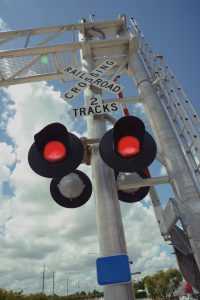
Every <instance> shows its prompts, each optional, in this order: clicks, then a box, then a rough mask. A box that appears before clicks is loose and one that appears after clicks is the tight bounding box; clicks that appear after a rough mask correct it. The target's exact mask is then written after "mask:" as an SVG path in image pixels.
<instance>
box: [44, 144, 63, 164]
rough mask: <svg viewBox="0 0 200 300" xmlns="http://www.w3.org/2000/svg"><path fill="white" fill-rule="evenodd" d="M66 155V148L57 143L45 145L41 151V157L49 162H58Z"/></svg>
mask: <svg viewBox="0 0 200 300" xmlns="http://www.w3.org/2000/svg"><path fill="white" fill-rule="evenodd" d="M66 155H67V150H66V147H65V145H64V144H63V143H61V142H59V141H51V142H49V143H47V144H46V145H45V147H44V150H43V156H44V158H45V159H46V160H48V161H50V162H58V161H60V160H62V159H63V158H65V156H66Z"/></svg>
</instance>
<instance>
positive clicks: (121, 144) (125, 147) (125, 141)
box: [117, 135, 140, 158]
mask: <svg viewBox="0 0 200 300" xmlns="http://www.w3.org/2000/svg"><path fill="white" fill-rule="evenodd" d="M117 152H118V154H119V155H120V156H122V157H124V158H130V157H133V156H135V155H137V154H138V153H139V152H140V141H139V140H138V139H137V138H136V137H134V136H131V135H128V136H123V137H121V138H120V140H119V141H118V143H117Z"/></svg>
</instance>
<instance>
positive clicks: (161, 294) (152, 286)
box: [143, 269, 182, 299]
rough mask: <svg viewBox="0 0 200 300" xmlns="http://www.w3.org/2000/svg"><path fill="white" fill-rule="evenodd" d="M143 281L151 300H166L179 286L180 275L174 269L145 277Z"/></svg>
mask: <svg viewBox="0 0 200 300" xmlns="http://www.w3.org/2000/svg"><path fill="white" fill-rule="evenodd" d="M143 280H144V285H145V286H146V288H147V290H148V293H149V295H150V296H151V297H152V299H168V298H170V297H172V296H173V294H174V292H175V290H176V289H177V288H178V286H179V285H180V283H181V281H182V275H181V273H180V272H179V271H178V270H176V269H169V270H167V271H159V272H157V273H156V274H154V275H152V276H146V277H145V278H144V279H143Z"/></svg>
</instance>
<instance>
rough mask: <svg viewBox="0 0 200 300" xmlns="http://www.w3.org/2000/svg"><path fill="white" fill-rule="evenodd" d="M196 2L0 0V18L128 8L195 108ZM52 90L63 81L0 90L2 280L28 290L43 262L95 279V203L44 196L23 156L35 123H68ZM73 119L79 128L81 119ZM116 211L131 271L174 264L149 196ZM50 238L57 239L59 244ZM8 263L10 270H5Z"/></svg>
mask: <svg viewBox="0 0 200 300" xmlns="http://www.w3.org/2000/svg"><path fill="white" fill-rule="evenodd" d="M199 7H200V4H199V1H198V0H191V1H187V0H169V1H160V0H137V1H136V0H135V1H134V0H132V1H119V0H117V1H111V0H107V1H105V3H104V2H103V1H94V0H93V1H89V0H85V1H81V0H73V1H71V0H70V1H68V0H67V1H66V0H57V1H55V0H40V1H38V0H26V1H25V0H18V1H16V0H1V1H0V18H1V19H2V20H3V21H4V22H5V23H6V24H7V25H8V27H9V28H11V29H12V30H17V29H27V28H33V27H42V26H52V25H62V24H69V23H76V22H78V21H79V20H80V19H81V18H82V17H84V18H88V16H89V14H95V16H96V17H95V19H96V20H97V21H101V20H110V19H116V18H117V16H118V15H119V14H127V15H130V16H133V17H134V18H135V19H136V20H137V22H138V23H139V25H140V28H141V30H142V31H143V33H144V36H145V39H146V40H147V41H148V42H149V43H150V45H151V46H152V48H153V50H154V52H156V53H157V52H158V53H160V54H162V55H164V57H165V59H166V61H167V62H168V64H169V66H170V67H171V68H172V70H173V71H174V72H175V75H176V76H177V79H178V80H179V81H180V83H181V84H182V86H183V88H184V90H185V91H186V93H187V94H188V96H189V98H190V100H191V101H192V103H193V104H194V106H195V108H196V109H197V110H198V111H200V105H199V103H200V102H199V93H200V86H199V74H198V71H199V60H200V59H199V43H200V42H199V38H198V36H199V33H198V29H199V27H200V26H199V25H200V24H199V23H200V21H199V16H198V15H199ZM123 80H124V79H123ZM51 84H53V89H52V88H51V87H50V85H51ZM123 85H124V86H125V90H124V94H125V96H126V95H131V94H132V92H135V91H134V89H133V88H132V86H131V84H130V80H129V81H124V82H123ZM56 90H57V91H60V90H62V92H63V90H64V87H63V86H61V84H60V83H57V82H55V81H54V82H53V83H49V85H47V84H45V83H36V84H33V85H31V84H30V85H28V84H27V85H22V86H13V87H10V88H9V89H8V90H4V91H3V93H1V94H0V96H1V99H0V102H1V106H0V109H1V113H2V112H3V113H2V116H3V118H4V119H3V124H4V127H3V130H2V128H1V130H0V147H1V151H2V152H1V153H2V155H1V156H2V157H3V158H1V159H2V161H1V160H0V167H1V164H2V163H4V164H3V165H2V169H1V172H0V173H2V176H3V175H4V176H6V180H5V181H3V185H2V186H1V185H0V187H3V190H1V189H0V196H1V198H2V202H1V204H0V205H1V214H0V220H1V224H0V229H1V230H0V239H1V245H2V249H1V253H0V254H1V255H2V260H1V261H0V265H1V267H0V286H2V287H7V288H13V289H17V288H18V287H19V286H21V287H23V289H24V290H25V291H27V292H29V291H38V290H39V285H38V281H37V284H35V283H34V282H35V278H38V276H39V274H40V272H41V268H42V266H43V264H44V263H45V264H46V265H47V267H48V272H49V273H48V274H50V273H51V272H52V270H54V271H55V270H56V272H57V275H56V276H57V278H58V279H59V280H60V282H62V281H63V280H64V278H66V277H65V276H66V274H65V269H66V266H67V268H68V270H76V269H77V268H78V266H80V265H81V266H82V270H83V272H82V273H83V274H82V275H80V276H78V275H76V276H75V275H74V277H73V276H72V275H71V277H72V279H73V280H74V281H76V280H80V281H81V284H82V286H81V287H82V288H84V287H86V286H88V284H89V285H91V286H93V287H94V286H95V280H94V278H95V272H94V257H93V258H92V257H91V258H90V257H89V256H88V255H87V253H88V252H97V251H98V250H97V249H98V246H97V239H96V229H95V228H96V227H95V226H94V224H95V217H94V209H95V208H94V203H92V201H90V202H88V204H87V205H85V206H84V207H83V208H81V209H80V210H77V211H75V212H74V211H73V212H72V211H64V210H63V209H61V208H58V207H57V206H56V205H55V204H54V203H53V202H51V203H50V202H48V201H49V194H48V189H49V182H47V181H45V180H44V179H43V178H39V176H38V177H37V176H36V175H34V174H33V173H32V172H31V170H29V168H28V166H27V162H25V160H24V157H27V151H28V150H27V149H28V148H29V147H30V144H31V142H32V138H33V134H34V133H35V132H34V130H36V129H37V130H38V129H40V128H41V126H44V125H46V124H47V123H48V122H52V121H59V120H62V121H64V122H66V123H67V124H68V123H70V126H74V123H72V122H71V119H70V118H69V117H68V115H69V113H70V111H71V107H70V106H68V105H66V104H65V103H64V101H62V99H61V97H60V94H59V93H57V91H56ZM29 99H31V100H32V101H31V105H30V101H29V102H28V100H29ZM140 113H141V112H140ZM45 122H46V123H45ZM74 127H75V129H76V130H78V129H79V132H80V125H79V121H77V123H75V126H74ZM4 142H5V143H4ZM3 159H4V161H3ZM82 168H83V169H84V170H86V167H84V166H83V167H82ZM153 169H154V171H155V172H157V173H158V172H159V171H160V169H159V168H158V166H157V165H155V166H154V168H153ZM87 172H89V171H87ZM1 179H2V178H1V177H0V180H1ZM0 183H1V182H0ZM161 195H162V198H163V202H164V201H165V200H167V198H168V196H169V193H168V190H167V188H163V189H162V191H161ZM8 196H9V199H10V200H11V201H9V202H8V201H7V199H8ZM92 199H93V198H92ZM93 202H94V201H93ZM144 204H145V203H144ZM122 212H123V219H124V224H125V231H126V237H127V242H128V249H129V254H130V256H131V257H132V258H133V260H134V261H135V265H134V271H139V270H142V272H143V274H146V273H148V272H154V271H156V270H159V269H162V268H167V267H170V266H174V265H175V259H174V257H172V256H171V255H170V252H171V251H172V250H171V248H169V247H166V244H165V243H164V242H163V240H162V239H161V237H160V234H159V231H158V226H157V224H156V221H155V217H154V215H153V211H152V209H151V208H150V207H149V202H147V205H146V204H145V205H142V204H140V203H139V204H136V205H135V206H134V207H132V208H131V209H130V206H126V205H124V204H122ZM22 220H23V222H22ZM80 224H81V226H80ZM24 237H25V238H24ZM80 243H82V247H81V249H80ZM55 244H56V245H60V247H57V248H59V249H56V247H55ZM77 249H79V252H80V253H79V255H77V254H76V253H77ZM3 260H4V262H3ZM24 264H28V265H30V267H29V268H27V270H26V271H24V270H23V269H22V267H21V266H23V265H24ZM8 270H15V271H14V272H12V273H9V275H6V276H5V272H7V271H8ZM1 274H3V275H2V276H1ZM6 274H7V273H6ZM9 276H10V277H9ZM48 276H50V275H48ZM49 278H50V277H49ZM60 289H61V290H62V289H64V287H62V286H61V287H60Z"/></svg>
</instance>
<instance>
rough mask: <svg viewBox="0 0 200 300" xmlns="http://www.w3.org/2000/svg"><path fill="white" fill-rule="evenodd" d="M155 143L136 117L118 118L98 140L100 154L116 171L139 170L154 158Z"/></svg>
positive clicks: (143, 168) (144, 167)
mask: <svg viewBox="0 0 200 300" xmlns="http://www.w3.org/2000/svg"><path fill="white" fill-rule="evenodd" d="M156 151H157V150H156V143H155V141H154V139H153V137H152V136H151V135H150V134H149V133H148V132H146V130H145V126H144V123H143V122H142V121H141V120H140V119H139V118H137V117H133V116H127V117H122V118H120V119H119V120H118V121H117V122H116V124H115V126H114V128H113V129H111V130H109V131H107V132H106V133H105V135H104V136H103V138H102V139H101V142H100V155H101V157H102V159H103V160H104V162H105V163H106V164H107V165H109V166H110V167H111V168H112V169H114V170H115V171H117V172H141V171H143V170H145V169H146V168H147V167H148V166H149V165H150V164H151V163H152V162H153V160H154V159H155V156H156Z"/></svg>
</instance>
